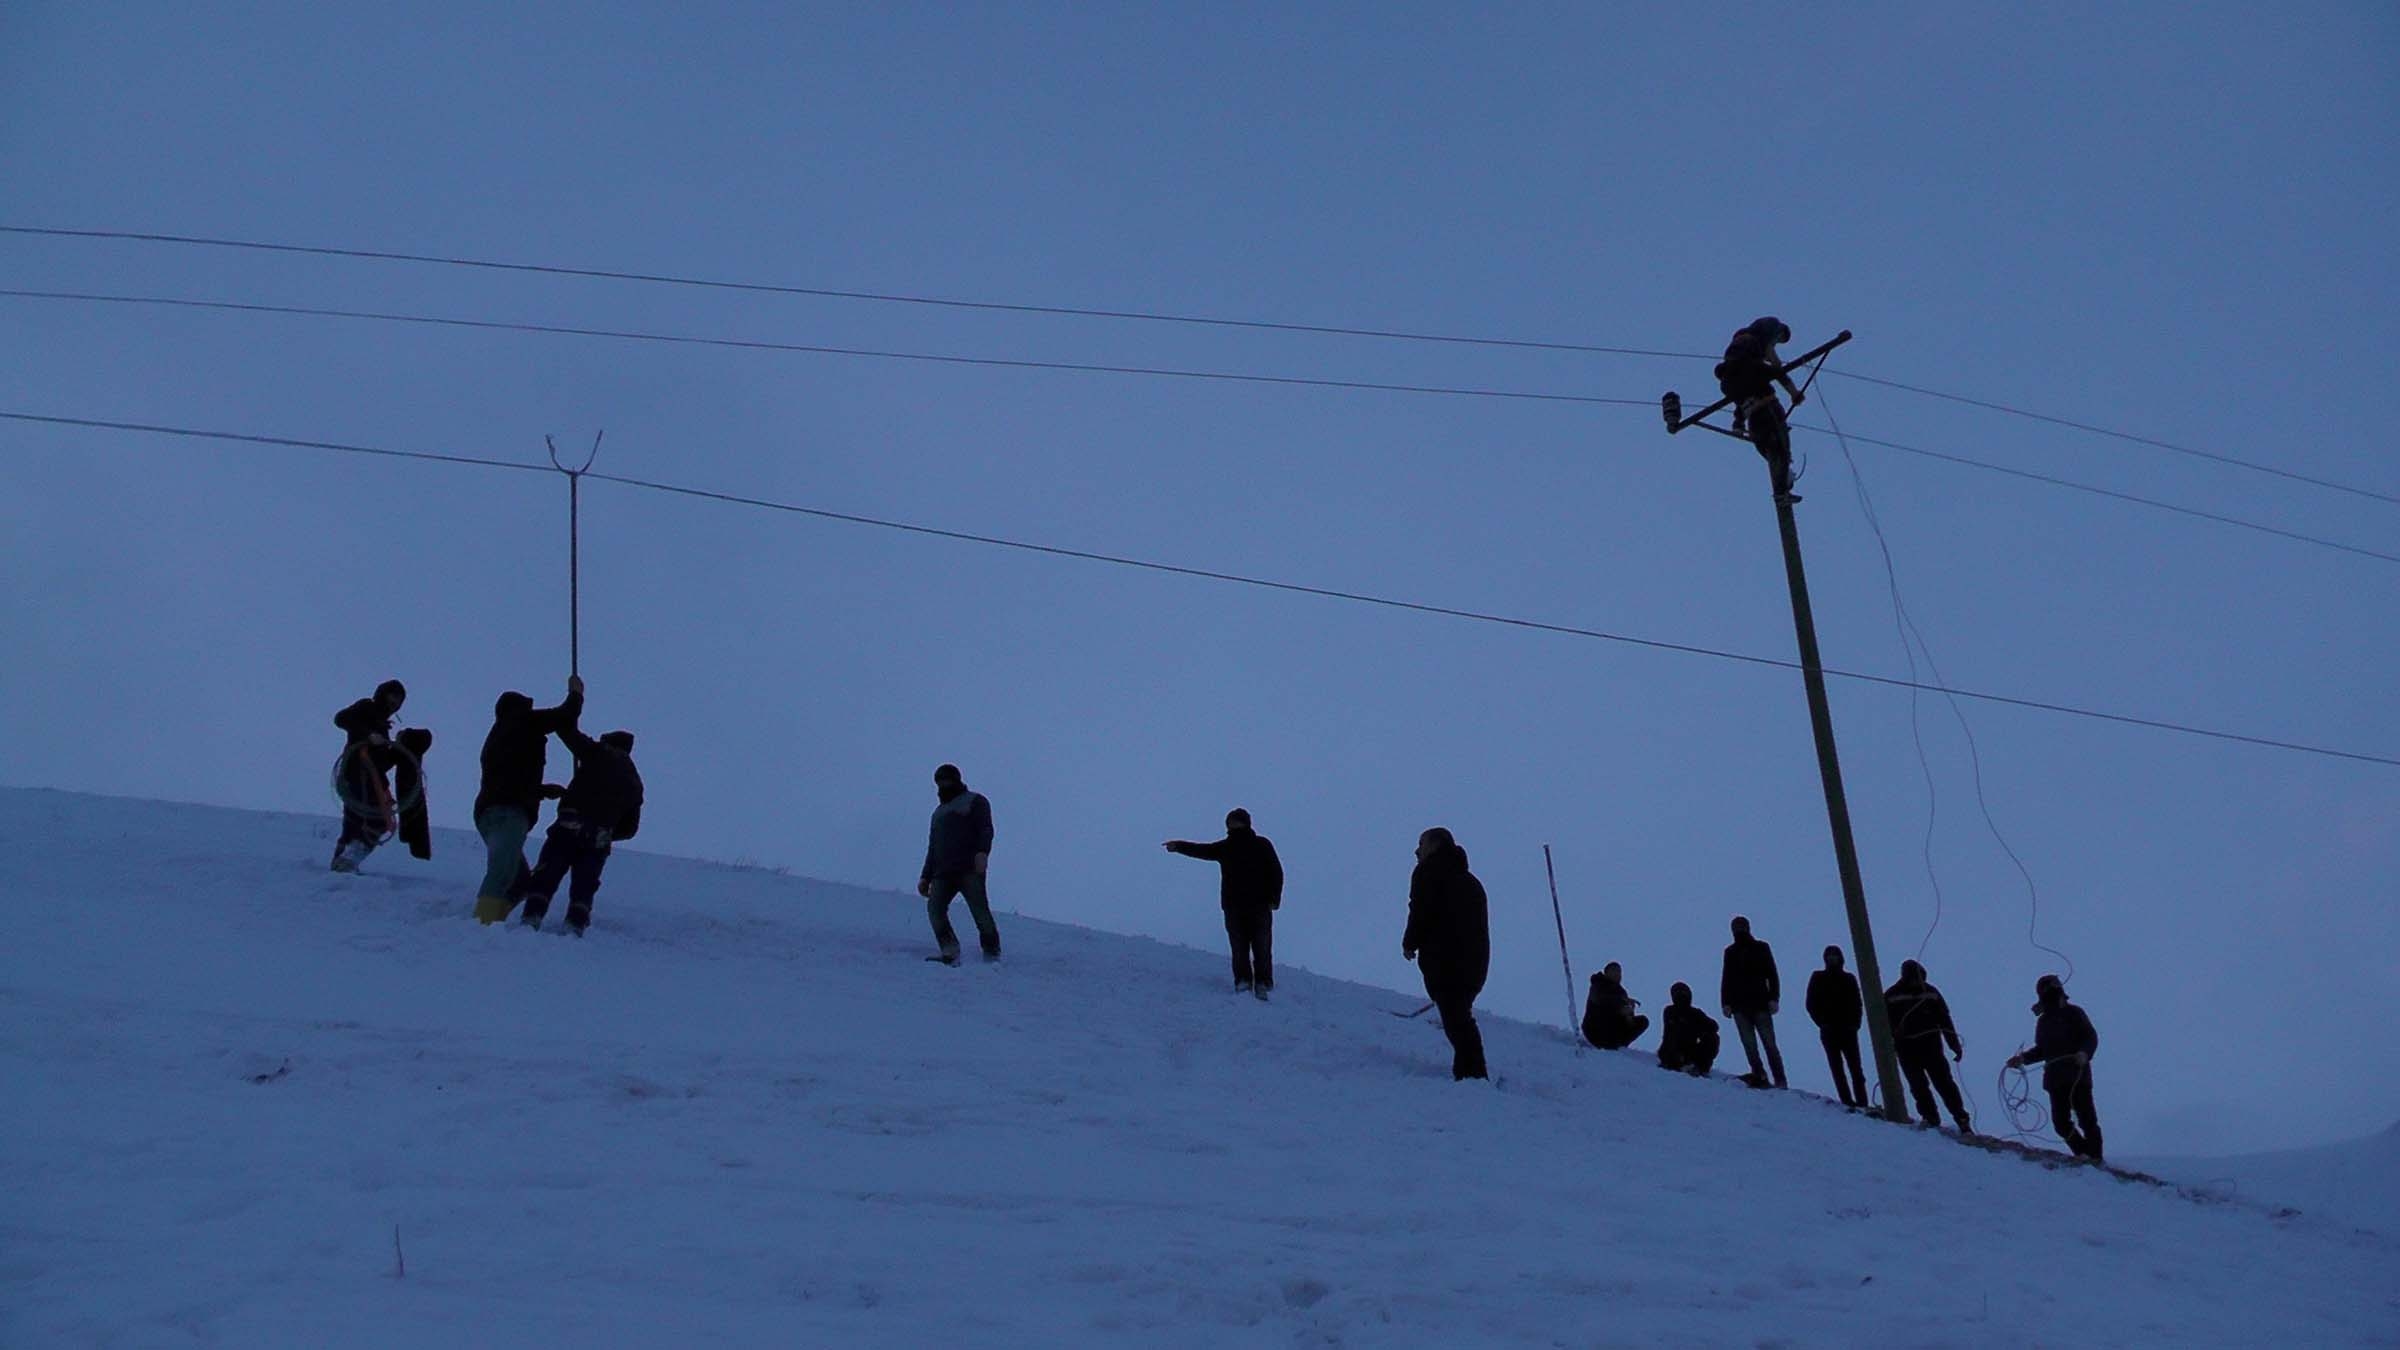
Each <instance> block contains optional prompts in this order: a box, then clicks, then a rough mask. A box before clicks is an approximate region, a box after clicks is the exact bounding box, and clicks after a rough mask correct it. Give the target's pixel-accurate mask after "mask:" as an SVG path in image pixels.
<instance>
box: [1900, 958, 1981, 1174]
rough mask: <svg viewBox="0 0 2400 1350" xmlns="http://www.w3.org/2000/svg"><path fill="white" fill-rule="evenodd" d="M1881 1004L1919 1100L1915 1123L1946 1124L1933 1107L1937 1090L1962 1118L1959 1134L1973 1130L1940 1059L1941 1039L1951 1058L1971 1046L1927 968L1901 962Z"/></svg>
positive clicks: (1912, 1092) (1913, 1094) (1952, 1114)
mask: <svg viewBox="0 0 2400 1350" xmlns="http://www.w3.org/2000/svg"><path fill="white" fill-rule="evenodd" d="M1883 1008H1884V1011H1885V1013H1887V1014H1888V1015H1889V1016H1890V1017H1891V1019H1892V1048H1893V1049H1894V1050H1896V1051H1898V1052H1899V1055H1900V1071H1901V1072H1902V1073H1904V1074H1906V1075H1907V1076H1908V1095H1909V1096H1911V1097H1913V1098H1915V1099H1916V1103H1917V1123H1918V1124H1920V1125H1923V1126H1925V1127H1926V1128H1927V1129H1931V1128H1933V1127H1934V1126H1937V1125H1939V1124H1941V1123H1942V1117H1941V1114H1940V1113H1939V1112H1937V1111H1935V1110H1934V1109H1933V1097H1934V1094H1935V1093H1936V1092H1939V1093H1940V1094H1941V1097H1942V1104H1943V1105H1944V1106H1947V1107H1949V1108H1950V1118H1951V1119H1952V1120H1954V1121H1957V1122H1958V1132H1959V1133H1960V1134H1973V1133H1975V1127H1974V1126H1973V1125H1971V1124H1969V1123H1968V1122H1967V1104H1966V1102H1965V1100H1964V1099H1962V1098H1961V1097H1960V1096H1959V1093H1958V1084H1957V1083H1955V1082H1953V1081H1952V1080H1951V1077H1950V1066H1949V1065H1948V1064H1944V1063H1943V1062H1942V1044H1943V1042H1945V1041H1947V1042H1948V1043H1949V1045H1950V1058H1951V1059H1952V1060H1961V1059H1964V1058H1966V1054H1967V1047H1966V1046H1965V1045H1964V1044H1962V1043H1961V1042H1960V1041H1959V1039H1958V1025H1957V1024H1956V1023H1955V1022H1952V1021H1951V1020H1950V1004H1949V1003H1948V1002H1947V1001H1946V1000H1944V999H1943V998H1942V991H1941V990H1939V989H1936V988H1934V987H1933V986H1932V985H1930V984H1927V983H1926V982H1925V967H1923V966H1921V965H1919V964H1917V963H1916V962H1914V961H1903V962H1901V963H1900V982H1899V983H1898V984H1895V985H1893V986H1892V987H1891V988H1889V989H1886V990H1884V991H1883ZM1929 1085H1930V1086H1929Z"/></svg>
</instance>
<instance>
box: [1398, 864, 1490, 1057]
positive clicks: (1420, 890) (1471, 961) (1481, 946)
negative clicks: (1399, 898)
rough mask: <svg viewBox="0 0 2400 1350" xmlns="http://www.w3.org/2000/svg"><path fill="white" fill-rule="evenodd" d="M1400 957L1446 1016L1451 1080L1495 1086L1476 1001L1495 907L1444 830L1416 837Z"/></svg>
mask: <svg viewBox="0 0 2400 1350" xmlns="http://www.w3.org/2000/svg"><path fill="white" fill-rule="evenodd" d="M1400 955H1401V956H1402V957H1403V958H1404V959H1407V960H1410V961H1414V962H1416V963H1417V974H1418V975H1419V976H1421V977H1422V978H1423V979H1424V981H1425V997H1427V998H1429V999H1432V1000H1433V1006H1434V1007H1435V1009H1437V1010H1438V1011H1439V1012H1440V1014H1441V1019H1442V1034H1443V1035H1445V1036H1448V1037H1449V1038H1450V1077H1451V1079H1452V1080H1453V1081H1464V1080H1466V1079H1469V1078H1489V1077H1490V1076H1491V1072H1490V1070H1489V1068H1488V1067H1487V1066H1486V1065H1485V1064H1484V1061H1483V1032H1482V1030H1481V1029H1479V1028H1478V1027H1477V1026H1476V1025H1475V998H1476V996H1477V995H1479V994H1481V993H1482V992H1483V982H1484V980H1485V978H1486V977H1488V976H1489V975H1490V974H1491V968H1492V922H1491V912H1490V904H1489V902H1488V901H1487V900H1486V899H1485V896H1484V893H1483V883H1482V882H1480V881H1477V880H1476V879H1475V874H1474V873H1473V872H1470V871H1468V870H1467V851H1466V850H1465V849H1463V848H1460V847H1459V846H1458V841H1457V840H1456V839H1453V838H1451V836H1450V832H1449V831H1448V830H1445V829H1442V828H1440V827H1439V826H1436V827H1435V828H1433V829H1430V830H1427V831H1426V832H1425V833H1423V834H1421V835H1419V836H1418V837H1417V868H1416V871H1415V872H1414V873H1413V874H1412V875H1411V876H1410V877H1409V880H1408V931H1407V932H1405V933H1403V934H1401V936H1400Z"/></svg>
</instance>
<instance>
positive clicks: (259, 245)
mask: <svg viewBox="0 0 2400 1350" xmlns="http://www.w3.org/2000/svg"><path fill="white" fill-rule="evenodd" d="M0 234H24V235H42V236H46V237H50V238H56V239H113V240H120V241H126V242H132V243H144V244H190V245H199V246H203V247H208V248H232V249H247V250H250V251H253V252H258V253H296V254H303V255H307V256H310V257H318V258H357V259H365V260H369V261H374V262H406V263H432V264H436V265H439V266H443V267H468V268H477V269H481V270H485V271H493V272H523V273H530V274H534V275H539V276H553V277H581V278H585V279H587V280H602V281H638V282H642V283H645V284H648V285H656V286H696V287H699V288H701V289H704V290H713V291H747V292H750V293H752V294H757V295H803V296H810V297H814V298H817V299H824V300H866V301H872V302H874V303H877V304H889V305H923V306H927V307H930V308H936V309H971V310H984V311H987V312H992V313H1000V314H1047V315H1053V316H1057V317H1061V318H1075V319H1130V320H1134V321H1137V322H1141V323H1176V324H1191V325H1195V326H1199V327H1206V328H1247V329H1253V330H1260V331H1265V332H1271V333H1313V334H1316V335H1319V336H1326V337H1365V338H1389V339H1392V340H1394V341H1399V342H1441V343H1450V344H1454V345H1458V346H1468V347H1514V348H1521V349H1525V350H1531V351H1548V352H1583V353H1590V354H1596V355H1604V356H1663V357H1671V358H1675V359H1678V360H1691V361H1703V360H1714V359H1715V358H1714V357H1704V356H1701V355H1700V354H1699V353H1697V352H1670V351H1657V350H1653V349H1651V348H1647V347H1604V346H1599V345H1596V344H1592V343H1582V342H1536V341H1532V340H1528V339H1520V338H1492V337H1460V336H1457V335H1454V334H1447V333H1418V332H1410V331H1408V330H1406V329H1397V328H1363V327H1353V326H1348V325H1343V324H1316V323H1279V322H1275V321H1273V320H1268V319H1226V318H1215V317H1211V316H1208V315H1201V314H1173V313H1168V312H1166V311H1163V310H1142V309H1095V308H1087V307H1083V306H1077V305H1030V304H1012V303H1009V302H1006V301H999V300H963V299H959V298H957V297H954V296H937V295H907V294H903V293H900V292H896V291H849V290H836V289H833V288H831V287H825V286H785V285H778V284H775V283H772V282H763V281H729V280H726V279H723V278H720V277H694V276H678V275H674V274H671V273H664V272H627V271H620V270H617V269H615V268H607V267H569V266H564V265H560V264H552V263H522V262H501V261H498V260H495V259H491V258H467V257H450V256H445V255H442V254H437V253H403V252H399V251H396V250H391V249H371V248H334V247H328V246H320V245H313V244H284V243H271V242H268V241H264V240H257V239H220V238H212V237H209V236H206V235H191V234H150V233H144V232H141V231H136V230H65V229H47V228H43V227H40V226H34V225H0Z"/></svg>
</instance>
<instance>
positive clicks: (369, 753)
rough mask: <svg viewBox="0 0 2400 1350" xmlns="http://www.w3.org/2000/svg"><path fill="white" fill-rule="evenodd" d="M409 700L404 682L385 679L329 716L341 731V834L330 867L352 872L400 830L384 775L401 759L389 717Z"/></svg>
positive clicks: (398, 819) (397, 814)
mask: <svg viewBox="0 0 2400 1350" xmlns="http://www.w3.org/2000/svg"><path fill="white" fill-rule="evenodd" d="M406 702H408V686H406V685H404V684H402V683H400V682H399V681H398V680H385V681H384V682H383V683H381V684H379V685H377V686H375V693H374V694H373V695H372V696H371V697H368V698H362V699H360V700H359V701H358V702H356V703H353V704H351V705H350V706H349V707H347V708H344V709H342V710H341V711H340V712H337V713H335V714H334V715H333V724H334V725H335V726H337V727H340V728H341V730H342V735H343V741H342V759H341V768H340V770H339V771H338V772H337V774H336V777H335V782H336V784H337V786H338V787H339V789H340V791H341V796H342V834H341V838H340V839H338V840H336V841H335V842H334V845H333V870H334V871H336V872H355V871H357V870H358V865H359V864H360V863H362V862H364V861H366V857H367V855H368V854H370V853H372V852H374V851H375V849H376V847H377V846H378V845H380V844H382V843H383V841H384V840H386V839H388V838H390V837H391V836H392V835H393V834H395V833H397V832H398V831H399V829H400V812H399V810H398V808H397V806H396V805H395V803H394V801H393V798H392V785H391V783H390V782H389V781H388V780H387V779H386V778H385V777H384V775H385V774H387V773H389V772H390V771H391V767H392V765H393V764H395V763H397V762H398V761H399V755H398V754H397V753H396V752H395V751H394V749H393V747H392V719H393V718H394V717H396V716H398V715H399V712H400V706H401V705H402V704H404V703H406Z"/></svg>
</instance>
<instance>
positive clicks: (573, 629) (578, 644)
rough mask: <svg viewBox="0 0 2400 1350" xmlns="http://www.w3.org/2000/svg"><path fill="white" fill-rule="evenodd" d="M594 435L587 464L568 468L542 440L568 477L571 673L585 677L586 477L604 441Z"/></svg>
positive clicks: (554, 448)
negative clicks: (584, 536) (584, 560)
mask: <svg viewBox="0 0 2400 1350" xmlns="http://www.w3.org/2000/svg"><path fill="white" fill-rule="evenodd" d="M607 434H608V433H607V432H605V431H599V432H594V433H592V452H591V453H590V454H588V455H585V456H584V457H583V463H582V464H581V465H579V466H577V467H575V468H572V469H570V468H568V467H567V466H566V464H565V463H563V462H562V461H561V460H560V459H559V457H558V442H556V441H553V440H551V439H550V438H549V437H547V436H544V437H542V444H543V445H545V446H548V447H549V449H550V467H551V468H553V469H556V470H558V471H559V472H560V473H563V474H565V475H566V476H567V674H569V675H581V674H583V476H584V474H585V473H587V472H589V471H590V470H591V467H592V461H593V460H596V459H598V458H600V438H601V437H602V436H605V435H607Z"/></svg>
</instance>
